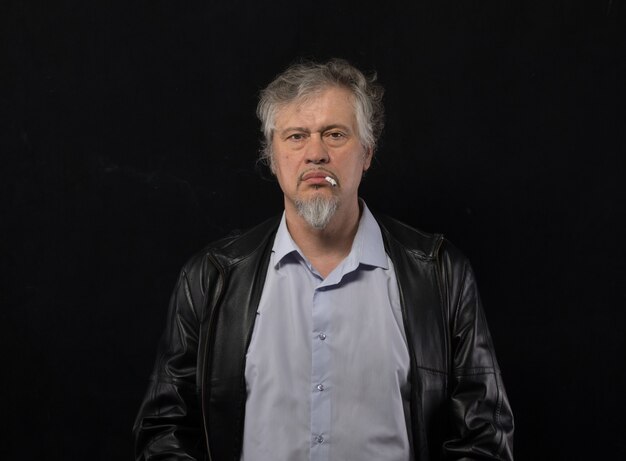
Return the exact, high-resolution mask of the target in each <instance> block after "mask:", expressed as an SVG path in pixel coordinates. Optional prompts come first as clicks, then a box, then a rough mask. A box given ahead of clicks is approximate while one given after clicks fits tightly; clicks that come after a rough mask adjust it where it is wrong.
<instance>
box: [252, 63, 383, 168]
mask: <svg viewBox="0 0 626 461" xmlns="http://www.w3.org/2000/svg"><path fill="white" fill-rule="evenodd" d="M328 87H340V88H345V89H347V90H349V91H350V92H351V93H352V95H353V100H354V111H355V116H356V122H357V129H358V133H357V134H358V136H359V140H360V141H361V144H362V145H363V147H365V148H366V149H368V150H371V151H372V152H373V151H374V150H375V149H376V143H377V141H378V138H379V136H380V133H381V132H382V129H383V126H384V118H385V117H384V107H383V102H382V99H383V93H384V91H385V90H384V89H383V87H382V86H381V85H379V84H378V83H376V74H375V73H373V74H371V75H369V76H366V75H364V74H363V72H361V71H360V70H359V69H357V68H356V67H354V66H353V65H351V64H350V63H348V62H347V61H345V60H343V59H337V58H334V59H331V60H330V61H328V62H325V63H316V62H311V61H304V62H300V63H297V64H293V65H291V66H289V67H288V68H287V69H286V70H285V71H284V72H282V73H281V74H279V75H277V76H276V78H274V80H273V81H272V82H271V83H270V84H269V85H268V86H267V87H266V88H265V89H264V90H262V91H261V95H260V98H259V104H258V106H257V110H256V113H257V116H258V117H259V119H260V120H261V131H262V132H263V135H264V137H265V140H264V142H263V148H262V150H261V158H260V160H261V161H263V162H265V163H267V164H269V165H270V167H271V166H272V163H273V161H272V160H273V159H272V137H273V134H274V129H275V120H276V114H277V112H278V111H279V110H280V109H281V108H283V107H284V106H285V105H287V104H289V103H292V102H294V101H298V100H304V99H306V98H307V97H309V96H311V95H314V94H316V93H319V92H320V91H322V90H324V89H326V88H328Z"/></svg>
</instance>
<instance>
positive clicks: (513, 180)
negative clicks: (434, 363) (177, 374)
mask: <svg viewBox="0 0 626 461" xmlns="http://www.w3.org/2000/svg"><path fill="white" fill-rule="evenodd" d="M625 10H626V8H625V5H624V2H623V1H619V0H589V1H566V0H560V1H559V0H545V1H539V0H537V1H525V2H524V1H504V0H499V1H495V0H494V1H489V0H484V1H479V0H472V1H470V0H465V1H462V0H455V1H452V0H436V1H435V0H424V1H414V2H409V1H405V2H396V1H385V2H369V3H365V2H354V3H351V4H349V3H345V2H337V3H329V4H325V3H320V2H312V1H302V2H287V1H273V2H252V1H230V2H211V1H205V2H198V1H176V2H175V1H163V0H161V1H132V2H111V1H104V0H94V1H69V0H66V1H45V2H44V1H42V2H34V1H15V2H13V1H6V2H2V5H1V6H0V17H1V18H2V45H0V46H1V47H2V48H1V50H2V53H3V55H4V57H3V62H4V63H5V64H3V65H2V68H1V69H0V76H1V78H2V81H3V82H4V83H3V84H2V90H3V91H2V100H1V101H0V104H1V106H2V119H1V123H2V153H1V159H2V173H1V176H0V178H1V188H2V189H1V191H2V194H1V198H0V200H1V202H0V204H1V205H2V208H1V209H0V210H1V213H2V215H1V216H0V230H1V232H2V234H1V236H2V238H1V244H0V251H1V269H2V277H0V287H1V291H0V296H1V299H0V301H1V303H2V309H1V311H0V312H1V313H0V315H1V318H0V322H1V323H0V324H1V325H2V331H1V339H0V342H1V344H0V347H1V350H2V356H3V358H2V379H1V383H2V384H0V386H1V387H0V390H1V397H2V402H3V403H2V410H1V411H2V413H1V416H0V421H1V424H2V427H0V437H1V438H2V440H1V443H0V457H1V458H2V459H6V460H14V459H15V460H17V459H19V460H24V459H33V460H34V459H48V460H73V459H92V460H111V459H131V458H132V448H131V446H132V441H131V433H130V431H131V427H132V423H133V418H134V415H135V413H136V411H137V409H138V406H139V403H140V401H141V398H142V395H143V392H144V389H145V387H146V383H147V378H148V375H149V373H150V369H151V366H152V361H153V359H154V353H155V347H156V343H157V340H158V337H159V335H160V331H161V328H162V326H163V321H164V317H165V310H166V307H167V301H168V298H169V293H170V290H171V289H172V287H173V284H174V281H175V279H176V276H177V272H178V270H179V268H180V266H181V265H182V264H183V262H184V261H185V260H186V259H187V258H188V257H189V256H190V255H191V254H192V253H193V252H195V251H196V250H198V249H200V248H201V247H202V246H204V245H205V244H206V243H208V242H209V241H211V240H213V239H215V238H218V237H220V236H222V235H224V234H225V233H227V232H229V231H230V230H232V229H234V228H245V227H249V226H251V225H253V224H255V223H257V222H259V221H260V220H261V219H264V218H265V217H268V216H269V215H272V214H276V213H278V212H279V211H280V210H281V206H282V202H281V194H280V192H279V190H278V187H277V185H276V184H275V182H273V181H272V180H271V178H270V177H269V175H268V174H267V172H266V171H263V170H262V169H260V168H259V167H257V166H256V165H255V159H256V156H257V152H258V146H259V139H260V133H259V131H258V122H257V121H256V119H255V115H254V110H255V105H256V99H257V95H258V91H259V90H260V89H261V88H262V87H263V86H264V85H266V84H267V83H268V82H269V81H270V79H271V78H272V77H273V76H274V75H275V74H276V73H277V72H279V71H280V70H282V69H283V68H284V67H285V66H286V65H287V64H288V63H290V62H291V61H293V60H294V59H296V58H297V57H300V56H304V57H309V58H318V59H325V58H328V57H332V56H340V57H344V58H347V59H349V60H350V61H352V62H353V63H355V64H356V65H358V66H359V67H361V68H363V69H366V70H374V69H375V70H377V71H378V75H379V80H380V81H381V82H382V83H383V84H384V85H385V87H386V88H387V93H386V109H387V113H388V117H387V127H386V130H385V133H384V137H383V139H382V141H381V144H380V149H379V152H378V158H377V161H376V162H375V164H374V166H373V168H372V170H371V171H370V173H368V176H367V178H366V180H365V183H364V184H363V186H362V196H363V197H364V198H365V199H366V201H367V203H368V205H369V206H370V208H372V209H374V210H378V211H382V212H385V213H387V214H390V215H393V216H395V217H397V218H399V219H402V220H404V221H406V222H408V223H410V224H412V225H414V226H416V227H419V228H422V229H424V230H427V231H437V232H443V233H444V234H445V235H446V236H447V237H448V238H449V239H450V240H452V241H453V242H454V243H455V244H456V245H457V246H459V247H461V248H462V249H463V250H464V251H465V252H466V253H467V254H468V256H469V257H470V259H471V260H472V262H473V264H474V267H475V270H476V272H477V275H478V279H479V283H480V286H481V292H482V296H483V300H484V302H485V306H486V310H487V316H488V319H489V322H490V326H491V329H492V333H493V336H494V341H495V344H496V348H497V352H498V357H499V360H500V365H501V367H502V369H503V373H504V379H505V383H506V385H507V390H508V393H509V397H510V400H511V402H512V405H513V409H514V412H515V415H516V425H517V431H516V449H515V451H516V456H517V459H518V460H535V459H561V460H577V459H580V460H590V459H626V442H625V440H624V437H625V436H624V434H625V433H626V424H625V423H624V416H623V415H624V414H625V412H626V408H625V404H624V390H625V389H626V372H625V371H624V355H625V354H624V352H626V347H625V346H626V345H625V341H624V326H623V324H624V321H625V320H626V315H625V314H624V308H625V302H624V301H625V296H624V287H625V286H626V285H625V283H624V282H626V280H625V279H626V277H625V274H626V264H625V262H624V257H625V256H626V252H625V244H624V230H625V229H624V226H623V216H624V201H625V200H624V199H625V197H626V194H625V188H624V186H623V184H622V183H623V177H624V173H625V161H624V158H623V157H624V150H625V147H626V143H625V139H626V129H625V123H626V109H625V105H624V104H625V102H626V94H625V93H626V91H625V89H624V84H625V82H626V40H625V38H626V35H625V33H624V32H625V29H626V11H625Z"/></svg>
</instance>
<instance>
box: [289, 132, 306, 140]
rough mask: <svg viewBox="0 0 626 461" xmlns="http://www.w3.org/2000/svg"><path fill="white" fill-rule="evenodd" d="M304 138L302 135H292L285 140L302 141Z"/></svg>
mask: <svg viewBox="0 0 626 461" xmlns="http://www.w3.org/2000/svg"><path fill="white" fill-rule="evenodd" d="M304 138H305V134H304V133H293V134H291V135H289V136H287V139H288V140H291V141H302V140H303V139H304Z"/></svg>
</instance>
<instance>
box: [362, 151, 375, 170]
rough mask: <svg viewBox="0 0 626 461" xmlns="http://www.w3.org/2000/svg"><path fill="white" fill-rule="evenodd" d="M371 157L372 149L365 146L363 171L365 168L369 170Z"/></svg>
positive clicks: (372, 154) (372, 155)
mask: <svg viewBox="0 0 626 461" xmlns="http://www.w3.org/2000/svg"><path fill="white" fill-rule="evenodd" d="M372 157H374V149H372V148H371V147H367V148H366V149H365V155H364V157H363V172H364V173H365V172H366V171H367V170H369V168H370V166H371V164H372Z"/></svg>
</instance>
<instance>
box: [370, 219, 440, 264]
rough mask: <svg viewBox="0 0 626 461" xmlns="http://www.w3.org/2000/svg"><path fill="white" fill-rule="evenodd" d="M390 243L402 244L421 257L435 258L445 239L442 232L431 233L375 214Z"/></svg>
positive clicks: (407, 249) (386, 239)
mask: <svg viewBox="0 0 626 461" xmlns="http://www.w3.org/2000/svg"><path fill="white" fill-rule="evenodd" d="M375 217H376V220H377V221H378V224H379V226H380V228H381V231H382V233H383V236H384V237H385V242H386V244H388V245H400V246H401V247H402V248H403V249H404V250H406V251H409V252H411V253H414V254H415V255H417V256H418V257H419V258H420V259H426V260H433V259H435V258H436V257H437V254H438V252H439V250H440V248H441V246H442V243H443V241H444V238H443V235H442V234H431V233H428V232H424V231H422V230H419V229H416V228H414V227H411V226H409V225H408V224H405V223H403V222H401V221H398V220H397V219H395V218H391V217H389V216H386V215H375Z"/></svg>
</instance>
